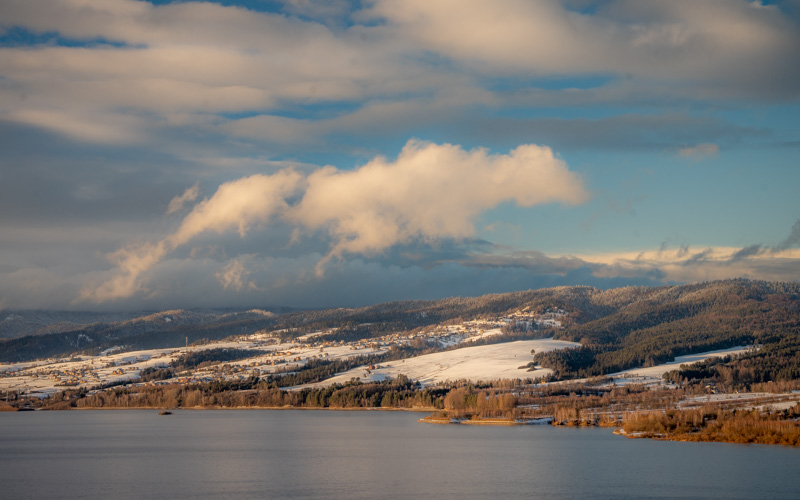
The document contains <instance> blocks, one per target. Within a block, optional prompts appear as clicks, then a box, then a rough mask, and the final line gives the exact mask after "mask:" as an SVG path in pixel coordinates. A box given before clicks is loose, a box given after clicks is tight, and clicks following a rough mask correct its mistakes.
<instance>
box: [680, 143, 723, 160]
mask: <svg viewBox="0 0 800 500" xmlns="http://www.w3.org/2000/svg"><path fill="white" fill-rule="evenodd" d="M718 153H719V146H718V145H716V144H713V143H709V142H704V143H702V144H698V145H696V146H690V147H685V148H681V149H679V150H678V156H683V157H686V158H693V159H695V160H701V159H703V158H709V157H713V156H717V154H718Z"/></svg>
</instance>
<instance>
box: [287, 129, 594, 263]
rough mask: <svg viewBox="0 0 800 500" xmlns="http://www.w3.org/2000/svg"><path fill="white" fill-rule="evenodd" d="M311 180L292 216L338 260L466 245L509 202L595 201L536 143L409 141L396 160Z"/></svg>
mask: <svg viewBox="0 0 800 500" xmlns="http://www.w3.org/2000/svg"><path fill="white" fill-rule="evenodd" d="M307 182H308V187H307V189H306V191H305V195H304V196H303V198H302V200H301V201H300V203H298V204H297V206H296V207H294V209H293V211H292V215H291V217H292V219H293V220H296V221H298V222H300V223H301V224H302V225H303V226H304V227H306V228H309V229H311V230H317V229H323V228H325V229H327V231H328V233H329V234H330V236H331V237H332V239H333V242H334V243H333V248H332V249H331V251H330V254H329V256H330V257H340V256H342V255H343V254H344V253H359V254H365V255H370V254H374V253H376V252H380V251H382V250H384V249H386V248H388V247H391V246H394V245H396V244H398V243H408V242H411V241H413V240H415V239H422V240H424V241H434V240H438V239H441V238H455V239H463V238H466V237H469V236H472V235H473V234H474V232H475V227H474V220H475V218H476V217H477V215H479V214H480V213H481V212H483V211H485V210H487V209H489V208H493V207H495V206H497V205H499V204H500V203H502V202H507V201H512V202H514V203H516V204H517V205H519V206H521V207H530V206H533V205H537V204H542V203H550V202H562V203H567V204H573V205H574V204H579V203H582V202H584V201H586V200H587V199H588V194H587V193H586V191H585V190H584V188H583V184H582V182H581V180H580V178H579V177H578V176H577V175H575V174H574V173H572V172H570V171H569V170H568V169H567V166H566V164H565V163H564V162H563V161H562V160H560V159H559V158H557V157H556V156H555V155H553V152H552V151H551V150H550V149H549V148H547V147H541V146H536V145H532V144H529V145H523V146H519V147H517V148H516V149H514V150H512V151H511V152H510V153H509V154H505V155H491V154H489V153H488V152H487V151H486V150H484V149H475V150H472V151H465V150H464V149H462V148H461V147H460V146H454V145H450V144H444V145H437V144H431V143H424V142H419V141H409V142H408V143H407V144H406V146H405V147H404V148H403V150H402V152H401V153H400V155H399V156H398V157H397V160H396V161H394V162H389V161H387V160H386V159H385V158H380V157H379V158H376V159H374V160H372V161H370V162H369V163H367V164H366V165H364V166H362V167H360V168H358V169H357V170H354V171H339V170H336V169H334V168H324V169H321V170H319V171H317V172H314V173H313V174H311V175H310V176H309V177H308V180H307Z"/></svg>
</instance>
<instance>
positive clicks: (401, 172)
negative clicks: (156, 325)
mask: <svg viewBox="0 0 800 500" xmlns="http://www.w3.org/2000/svg"><path fill="white" fill-rule="evenodd" d="M187 193H188V194H187ZM192 196H196V194H195V193H193V192H192V191H191V190H190V191H187V192H185V193H184V194H183V195H181V196H180V197H178V198H176V199H178V200H182V199H184V198H186V199H188V198H191V197H192ZM587 198H588V193H587V191H586V190H585V188H584V186H583V182H582V180H581V178H580V177H579V176H578V175H576V174H575V173H573V172H571V171H570V170H569V169H568V167H567V165H566V163H565V162H564V161H563V160H561V159H559V158H558V157H557V156H556V155H554V154H553V152H552V151H551V150H550V149H549V148H547V147H544V146H537V145H533V144H527V145H522V146H519V147H517V148H516V149H514V150H512V151H510V152H509V153H507V154H490V153H489V152H488V151H486V150H485V149H474V150H469V151H467V150H464V149H463V148H462V147H460V146H457V145H452V144H442V145H440V144H433V143H427V142H421V141H417V140H411V141H409V142H408V143H407V144H406V146H405V147H404V148H403V150H402V152H401V153H400V154H399V155H398V157H397V158H396V159H395V160H393V161H391V160H388V159H386V158H383V157H378V158H375V159H373V160H372V161H370V162H368V163H367V164H365V165H363V166H361V167H359V168H356V169H354V170H350V171H342V170H337V169H336V168H334V167H324V168H321V169H319V170H317V171H315V172H313V173H311V174H310V175H308V176H305V177H304V176H303V175H301V174H300V173H298V172H296V171H295V170H292V169H286V170H281V171H278V172H277V173H275V174H272V175H262V174H257V175H253V176H249V177H245V178H242V179H237V180H235V181H231V182H227V183H225V184H223V185H221V186H220V187H219V188H218V189H217V191H216V193H214V195H213V196H211V197H210V198H208V199H205V200H203V201H202V202H200V203H198V204H197V205H195V206H194V208H193V209H192V210H191V211H190V212H189V213H188V215H186V216H185V217H184V218H183V220H182V222H181V223H180V225H179V226H178V228H177V229H176V230H175V231H174V232H173V233H171V234H169V235H168V236H167V237H165V238H163V239H161V240H159V241H155V242H144V243H138V244H136V245H132V246H128V247H123V248H121V249H119V250H117V251H115V252H113V253H112V254H110V255H109V259H110V260H111V262H112V263H113V264H114V265H115V269H114V270H112V272H111V275H110V276H109V277H107V278H106V279H105V280H104V281H103V282H102V283H100V284H97V285H95V286H93V287H88V288H86V289H84V291H83V293H82V298H83V299H85V300H90V301H94V302H103V301H106V300H114V299H120V298H125V297H129V296H131V295H133V294H136V293H139V292H142V291H144V289H145V288H146V287H145V284H146V281H147V277H148V273H149V271H151V270H152V269H153V268H154V267H155V266H156V265H157V264H158V263H159V262H160V261H162V260H163V259H164V258H165V257H166V256H167V255H168V254H169V253H170V252H172V251H174V250H176V249H177V248H179V247H181V246H183V245H185V244H186V243H188V242H189V241H191V240H192V239H193V238H195V237H196V236H198V235H200V234H202V233H208V232H211V233H218V234H220V233H225V232H227V231H236V232H238V234H239V236H240V237H243V238H244V237H245V236H246V235H247V233H248V232H249V231H250V230H252V229H254V228H258V227H264V226H265V225H267V224H269V222H270V220H271V219H272V218H273V217H279V218H281V219H283V220H284V221H286V222H288V223H289V224H291V225H293V226H294V227H295V228H296V232H295V238H298V237H302V234H303V233H317V232H323V233H325V234H327V235H328V237H329V238H330V248H329V251H328V253H327V254H326V255H325V256H323V257H322V258H321V259H320V260H319V262H318V263H317V265H316V272H317V275H322V274H323V273H324V268H325V264H326V263H327V262H328V261H329V260H330V259H332V258H341V257H343V256H344V255H345V254H358V255H366V256H371V255H374V254H376V253H379V252H382V251H384V250H386V249H388V248H390V247H393V246H395V245H398V244H408V243H411V242H414V241H416V240H421V241H424V242H428V243H430V242H436V241H439V240H446V239H450V240H463V239H465V238H468V237H470V236H473V235H474V233H475V219H476V217H477V216H479V215H480V214H481V213H482V212H484V211H486V210H488V209H490V208H493V207H495V206H497V205H499V204H501V203H504V202H513V203H515V204H517V205H519V206H521V207H530V206H533V205H537V204H542V203H551V202H560V203H566V204H573V205H574V204H579V203H582V202H584V201H586V200H587ZM176 203H177V202H176ZM235 269H238V268H237V267H235V266H234V267H232V268H230V269H228V270H227V272H226V273H227V274H226V273H223V274H222V275H221V276H229V275H230V271H231V270H235ZM240 275H241V273H239V274H238V275H237V276H240ZM224 283H225V284H226V286H232V285H231V283H233V284H234V285H236V286H237V287H238V288H241V278H237V279H229V278H225V279H224Z"/></svg>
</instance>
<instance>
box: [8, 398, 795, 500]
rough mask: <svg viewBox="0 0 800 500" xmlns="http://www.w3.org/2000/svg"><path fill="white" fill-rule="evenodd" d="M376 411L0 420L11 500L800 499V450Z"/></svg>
mask: <svg viewBox="0 0 800 500" xmlns="http://www.w3.org/2000/svg"><path fill="white" fill-rule="evenodd" d="M422 415H423V414H417V413H409V412H377V411H376V412H370V411H324V410H321V411H313V410H309V411H304V410H286V411H265V410H220V411H214V410H198V411H193V410H185V411H175V412H174V414H173V415H169V416H160V415H158V411H157V410H101V411H67V412H19V413H0V449H1V450H2V454H0V480H2V490H0V492H2V495H0V496H2V498H9V499H11V498H76V499H77V498H81V499H82V498H114V499H127V498H130V499H148V498H159V499H161V498H170V499H175V498H187V499H188V498H191V499H197V498H213V499H221V498H237V499H239V498H301V499H317V498H319V499H329V498H346V499H375V498H389V499H401V498H402V499H406V498H437V499H442V498H457V499H483V498H548V499H560V498H564V499H573V498H726V499H734V498H741V499H755V498H770V499H775V498H787V499H788V498H798V496H800V489H798V485H800V483H798V479H797V478H798V474H800V449H795V448H788V447H779V446H762V445H734V444H720V443H676V442H661V441H651V440H643V439H639V440H633V439H625V438H622V437H619V436H615V435H613V434H612V433H611V430H610V429H596V428H590V429H573V428H557V427H551V426H520V427H486V426H459V425H430V424H422V423H418V422H417V421H416V420H417V418H419V417H421V416H422Z"/></svg>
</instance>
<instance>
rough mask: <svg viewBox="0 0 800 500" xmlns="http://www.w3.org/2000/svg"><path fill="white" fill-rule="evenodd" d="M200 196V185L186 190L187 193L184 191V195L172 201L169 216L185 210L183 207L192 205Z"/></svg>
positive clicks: (168, 208)
mask: <svg viewBox="0 0 800 500" xmlns="http://www.w3.org/2000/svg"><path fill="white" fill-rule="evenodd" d="M198 194H200V185H199V184H197V183H195V185H194V186H192V187H190V188H186V191H184V192H183V194H182V195H180V196H176V197H174V198H172V200H170V202H169V206H168V207H167V215H171V214H174V213H176V212H180V211H181V210H183V207H184V206H185V205H186V204H187V203H192V202H193V201H194V200H196V199H197V195H198Z"/></svg>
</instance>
